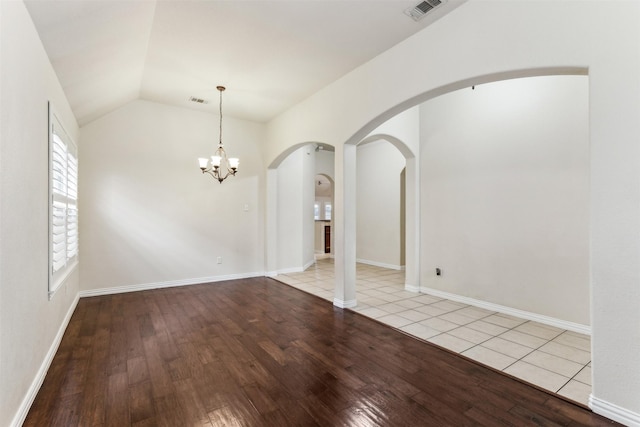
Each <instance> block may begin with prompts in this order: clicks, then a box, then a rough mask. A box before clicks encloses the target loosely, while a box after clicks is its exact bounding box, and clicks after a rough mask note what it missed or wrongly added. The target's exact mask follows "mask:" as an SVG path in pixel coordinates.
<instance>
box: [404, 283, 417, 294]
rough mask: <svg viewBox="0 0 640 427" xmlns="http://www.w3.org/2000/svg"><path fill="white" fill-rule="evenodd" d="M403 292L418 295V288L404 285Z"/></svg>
mask: <svg viewBox="0 0 640 427" xmlns="http://www.w3.org/2000/svg"><path fill="white" fill-rule="evenodd" d="M404 290H405V291H407V292H415V293H418V292H420V286H416V285H411V284H409V283H405V284H404Z"/></svg>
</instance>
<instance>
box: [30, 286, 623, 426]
mask: <svg viewBox="0 0 640 427" xmlns="http://www.w3.org/2000/svg"><path fill="white" fill-rule="evenodd" d="M612 424H615V423H613V422H612V421H609V420H607V419H605V418H602V417H599V416H597V415H595V414H593V413H591V412H590V411H589V410H587V409H585V408H582V407H580V406H578V405H575V404H572V403H570V402H567V401H565V400H562V399H561V398H559V397H557V396H554V395H551V394H548V393H546V392H544V391H541V390H538V389H536V388H534V387H531V386H528V385H526V384H523V383H521V382H519V381H517V380H515V379H512V378H510V377H507V376H505V375H504V374H501V373H499V372H497V371H494V370H492V369H489V368H485V367H483V366H481V365H479V364H477V363H475V362H472V361H470V360H468V359H465V358H463V357H461V356H458V355H455V354H452V353H449V352H448V351H446V350H443V349H440V348H438V347H436V346H434V345H432V344H429V343H425V342H422V341H419V340H417V339H415V338H412V337H410V336H407V335H404V334H403V333H401V332H399V331H396V330H394V329H392V328H390V327H388V326H385V325H382V324H380V323H377V322H375V321H373V320H371V319H368V318H366V317H364V316H361V315H359V314H357V313H354V312H352V311H349V310H340V309H337V308H334V307H333V306H332V305H331V304H330V303H329V302H327V301H325V300H322V299H320V298H318V297H315V296H312V295H309V294H306V293H304V292H302V291H299V290H296V289H294V288H291V287H289V286H287V285H284V284H281V283H279V282H277V281H275V280H272V279H268V278H256V279H247V280H237V281H229V282H221V283H215V284H203V285H195V286H185V287H179V288H168V289H160V290H153V291H145V292H135V293H127V294H119V295H110V296H102V297H93V298H83V299H81V300H80V302H79V303H78V307H77V309H76V311H75V313H74V315H73V317H72V319H71V322H70V324H69V326H68V328H67V331H66V333H65V335H64V338H63V340H62V343H61V345H60V348H59V350H58V353H57V354H56V356H55V359H54V361H53V363H52V365H51V368H50V369H49V372H48V374H47V377H46V379H45V381H44V384H43V385H42V388H41V389H40V392H39V393H38V396H37V397H36V400H35V402H34V403H33V405H32V407H31V410H30V412H29V415H28V417H27V420H26V422H25V424H24V425H25V426H38V427H41V426H128V425H132V426H323V427H324V426H478V425H487V426H495V425H512V426H525V425H540V426H557V425H562V426H602V425H612Z"/></svg>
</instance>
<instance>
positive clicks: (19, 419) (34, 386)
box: [10, 294, 80, 427]
mask: <svg viewBox="0 0 640 427" xmlns="http://www.w3.org/2000/svg"><path fill="white" fill-rule="evenodd" d="M79 300H80V294H76V297H75V298H74V300H73V302H72V303H71V306H70V307H69V310H67V314H66V315H65V316H64V319H63V320H62V323H61V324H60V327H59V328H58V333H57V334H56V336H55V338H54V339H53V342H52V343H51V347H49V351H48V352H47V355H46V356H45V358H44V360H43V361H42V364H41V365H40V369H38V373H37V374H36V377H35V378H34V379H33V382H32V383H31V386H30V387H29V390H27V394H26V395H25V397H24V399H22V403H21V404H20V407H19V408H18V412H17V413H16V415H15V416H14V417H13V420H12V421H11V424H10V425H11V426H12V427H20V426H21V425H22V424H23V423H24V420H25V419H26V418H27V414H28V413H29V409H31V405H32V404H33V401H34V400H35V398H36V395H37V394H38V391H40V387H41V386H42V383H43V382H44V378H45V377H46V376H47V371H48V370H49V367H50V366H51V362H53V358H54V357H55V355H56V352H57V351H58V347H60V342H61V341H62V337H63V336H64V333H65V331H66V330H67V326H68V325H69V321H70V320H71V316H73V312H74V311H75V309H76V306H77V305H78V301H79Z"/></svg>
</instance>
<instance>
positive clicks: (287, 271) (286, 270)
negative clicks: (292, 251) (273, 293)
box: [276, 267, 304, 276]
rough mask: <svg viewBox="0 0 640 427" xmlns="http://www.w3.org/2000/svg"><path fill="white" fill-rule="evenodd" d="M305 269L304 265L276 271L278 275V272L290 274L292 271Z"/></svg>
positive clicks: (297, 271)
mask: <svg viewBox="0 0 640 427" xmlns="http://www.w3.org/2000/svg"><path fill="white" fill-rule="evenodd" d="M303 271H304V269H303V268H302V267H290V268H281V269H280V270H278V271H276V276H277V275H278V274H290V273H302V272H303Z"/></svg>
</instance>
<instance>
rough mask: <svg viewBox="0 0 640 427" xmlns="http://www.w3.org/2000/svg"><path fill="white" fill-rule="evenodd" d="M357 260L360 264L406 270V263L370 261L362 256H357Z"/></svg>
mask: <svg viewBox="0 0 640 427" xmlns="http://www.w3.org/2000/svg"><path fill="white" fill-rule="evenodd" d="M356 262H359V263H360V264H367V265H373V266H375V267H382V268H388V269H390V270H404V265H393V264H385V263H383V262H377V261H370V260H368V259H362V258H357V259H356Z"/></svg>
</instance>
